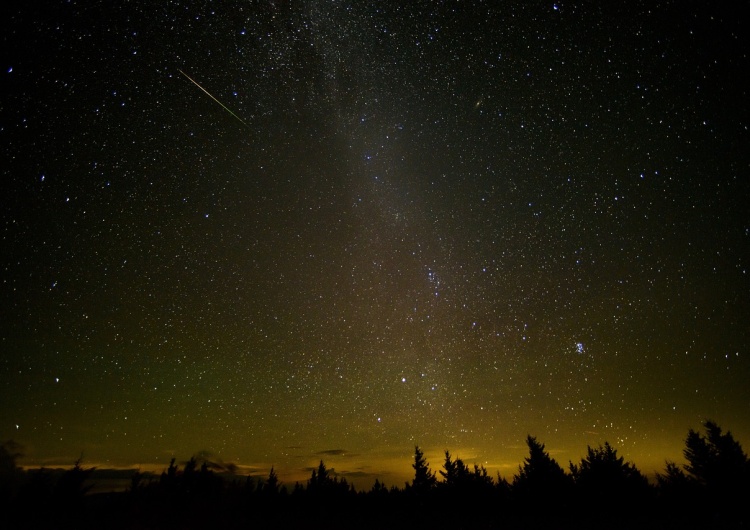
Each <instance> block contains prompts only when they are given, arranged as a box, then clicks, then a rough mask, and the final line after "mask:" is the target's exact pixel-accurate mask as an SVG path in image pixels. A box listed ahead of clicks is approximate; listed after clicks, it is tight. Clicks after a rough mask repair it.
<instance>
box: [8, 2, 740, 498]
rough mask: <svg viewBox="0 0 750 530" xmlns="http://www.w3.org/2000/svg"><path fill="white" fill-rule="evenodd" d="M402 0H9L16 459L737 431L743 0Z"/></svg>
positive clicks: (474, 450)
mask: <svg viewBox="0 0 750 530" xmlns="http://www.w3.org/2000/svg"><path fill="white" fill-rule="evenodd" d="M8 4H10V5H8ZM399 4H401V3H397V2H364V1H363V2H342V1H330V2H329V1H323V0H318V1H316V0H306V1H300V2H283V1H277V2H265V1H264V2H259V1H256V2H252V1H246V2H206V1H192V2H180V1H165V2H145V1H144V2H136V1H130V2H116V3H110V2H95V1H91V2H76V1H67V2H63V1H55V2H53V1H49V2H24V3H20V2H10V3H5V4H4V7H3V8H2V10H3V13H2V17H0V19H1V20H2V22H0V24H2V31H1V32H0V35H1V37H0V38H1V39H2V64H1V65H0V66H1V67H2V71H1V72H0V75H1V76H2V82H1V83H2V84H1V85H0V90H1V91H2V99H1V100H0V150H1V152H2V158H1V160H2V165H1V166H0V171H2V194H1V198H0V205H1V209H0V220H1V221H2V225H1V226H2V235H1V237H2V252H1V254H2V260H1V262H0V265H1V266H2V284H1V287H0V289H1V290H0V297H1V298H0V307H1V308H2V309H1V311H2V318H1V322H0V348H1V352H0V354H1V355H0V383H1V384H0V439H3V440H5V439H10V438H13V439H15V440H16V441H18V442H20V443H22V444H23V445H24V447H25V453H26V456H25V458H24V460H23V462H24V463H25V464H27V465H57V464H70V463H72V462H73V461H74V460H75V459H76V458H77V457H78V456H79V455H80V454H81V452H83V454H84V461H85V462H88V463H89V464H96V465H100V466H105V467H107V466H113V467H114V466H132V465H136V466H137V465H141V466H148V465H153V466H155V467H156V468H158V469H162V468H163V467H164V466H166V464H167V462H168V461H169V459H170V458H171V457H172V456H173V455H174V456H176V457H177V458H178V460H179V459H182V460H184V459H187V458H188V457H189V456H190V455H192V454H194V453H196V452H197V451H200V450H206V451H210V452H211V453H212V454H213V458H216V459H223V460H224V461H231V462H234V463H236V464H239V465H240V466H241V469H243V470H244V471H245V472H248V473H255V472H257V473H259V474H266V473H267V471H268V468H270V466H271V465H275V466H276V469H277V470H278V471H279V472H280V474H281V476H282V479H284V480H285V481H293V480H301V479H304V478H305V477H306V476H308V471H307V468H309V466H312V465H314V464H316V463H317V461H318V460H319V459H320V458H323V459H324V460H325V461H326V463H327V464H328V465H329V467H334V468H335V469H336V471H337V472H338V473H340V474H341V475H342V476H347V477H349V479H350V480H354V482H355V484H357V485H359V486H366V485H367V482H368V481H372V480H374V477H376V476H377V477H379V478H380V479H381V480H384V481H385V482H386V483H387V484H402V481H403V480H406V479H408V478H409V477H410V476H411V471H412V470H411V468H410V467H409V465H410V463H411V455H412V454H413V448H414V445H415V444H419V445H420V446H422V447H423V448H425V449H426V452H427V456H428V458H429V460H430V462H431V463H432V465H433V468H435V467H439V465H440V463H441V460H442V458H441V456H440V454H441V452H442V451H443V450H444V449H450V450H451V451H452V452H453V453H454V454H457V455H458V456H459V457H461V458H463V459H464V460H466V461H467V462H475V461H476V462H478V463H483V464H485V465H486V466H487V467H488V468H489V469H490V471H491V472H492V473H494V472H495V471H500V473H501V474H502V475H503V476H506V477H508V478H511V477H512V474H513V472H514V471H515V470H516V469H517V466H518V464H519V463H520V462H521V461H522V459H523V457H524V455H525V454H526V448H525V446H524V443H523V440H524V438H525V436H526V434H528V433H530V434H533V435H536V436H538V437H539V439H540V440H541V441H543V442H545V443H546V445H547V448H548V449H549V450H550V451H551V453H552V455H553V456H554V457H555V458H557V459H558V460H559V461H560V462H561V463H562V464H563V465H567V462H568V460H573V461H577V460H578V459H579V458H580V457H581V455H582V454H583V453H584V452H585V449H586V445H587V444H592V445H594V444H598V443H600V442H604V441H605V440H606V441H609V442H610V443H612V444H613V445H614V446H615V447H616V448H617V449H618V450H619V451H620V453H621V454H623V455H624V456H626V458H627V459H628V460H632V461H634V462H635V463H636V465H638V466H639V468H641V469H642V470H643V471H644V472H646V473H653V472H654V471H657V470H660V469H663V464H664V460H665V459H667V458H669V459H674V460H677V461H680V459H681V448H682V446H683V441H684V437H685V435H686V433H687V430H688V428H691V427H692V428H699V427H700V423H701V422H702V421H703V420H705V419H706V418H713V419H715V420H716V421H718V422H719V424H720V425H722V426H723V427H724V428H725V429H726V428H728V429H730V430H732V432H733V433H734V435H735V436H736V437H737V438H738V439H739V440H740V441H741V442H744V443H745V444H748V443H750V385H748V380H750V379H749V378H750V352H749V351H748V334H749V331H748V330H750V325H749V324H750V297H749V296H748V295H749V294H750V290H749V287H750V282H749V281H748V277H749V275H748V270H747V269H748V266H749V263H748V261H749V260H750V244H749V243H750V215H749V211H750V210H749V208H748V198H749V197H750V193H749V192H750V189H749V188H750V180H749V177H750V171H749V170H750V155H749V153H750V149H749V147H750V143H749V142H748V139H749V138H750V133H749V131H748V125H749V124H750V116H749V115H748V114H749V113H748V103H747V102H748V96H749V93H748V87H749V86H750V84H749V83H748V72H749V71H750V61H749V60H748V49H749V48H748V37H747V36H748V35H750V28H748V27H747V26H748V24H747V20H746V19H745V18H744V17H743V16H742V15H741V8H742V7H743V6H744V7H745V8H746V7H747V2H739V3H737V7H730V6H729V5H726V4H728V3H727V2H719V3H717V2H690V1H688V2H685V1H676V0H675V1H662V2H645V1H643V2H641V1H634V2H623V3H618V4H617V5H609V4H613V3H606V4H607V5H606V6H605V5H598V4H597V3H590V2H580V3H578V2H559V3H557V4H555V3H553V2H509V1H508V2H481V1H471V2H469V1H464V2H458V1H444V2H443V1H440V2H439V1H435V2H405V3H403V4H404V5H399ZM713 4H721V5H713ZM188 77H189V78H192V80H194V81H195V82H192V81H191V80H190V79H188ZM201 88H202V89H203V90H205V91H207V92H208V93H210V95H211V96H212V97H215V98H216V100H218V102H220V104H219V103H217V101H214V100H213V99H212V98H211V97H209V95H208V94H207V93H206V92H203V91H202V90H201ZM222 106H225V107H226V109H225V108H222ZM227 109H229V111H228V110H227Z"/></svg>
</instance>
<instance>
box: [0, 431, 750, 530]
mask: <svg viewBox="0 0 750 530" xmlns="http://www.w3.org/2000/svg"><path fill="white" fill-rule="evenodd" d="M704 428H705V432H704V433H700V432H696V431H693V430H692V429H691V430H690V431H689V432H688V436H687V438H686V440H685V449H684V456H685V460H686V462H687V463H686V464H684V465H677V464H675V463H673V462H667V464H666V467H665V470H664V472H663V473H661V474H659V475H658V476H657V482H656V483H655V484H651V483H649V482H648V480H646V478H645V476H644V475H643V474H642V473H641V472H640V471H639V470H638V469H637V467H636V466H635V465H634V464H632V463H630V462H626V461H625V460H624V458H623V457H621V456H618V454H617V450H616V449H615V448H613V447H612V446H611V445H610V444H609V443H604V445H600V446H598V447H588V449H587V452H586V455H585V456H584V457H583V458H582V459H581V461H580V462H578V463H575V464H574V463H572V462H571V463H569V466H568V469H567V471H566V470H565V469H563V467H562V466H561V465H560V464H559V463H558V462H556V461H555V459H554V458H552V457H551V456H550V455H549V453H548V452H547V451H546V449H545V446H544V444H543V443H541V442H540V441H538V440H537V439H536V438H535V437H533V436H528V437H527V439H526V443H527V445H528V449H529V454H528V456H527V457H526V458H525V459H524V461H523V463H522V464H521V465H520V466H519V469H518V472H517V474H515V475H514V476H513V477H512V480H510V481H508V480H506V479H505V478H503V477H501V476H500V475H499V474H498V475H497V476H495V477H493V476H491V475H489V474H488V472H487V470H486V469H485V468H484V467H483V466H481V465H477V464H472V465H467V464H466V463H464V462H463V461H462V460H461V459H460V458H454V457H453V456H452V455H451V454H450V453H449V452H448V451H446V452H445V458H444V460H443V462H442V467H441V468H439V469H438V470H437V471H433V469H432V468H431V467H430V464H429V462H427V460H426V458H425V455H424V453H423V452H422V450H421V449H420V448H419V447H416V448H415V451H414V462H413V464H412V467H413V469H414V477H413V479H412V480H411V481H410V482H408V483H406V484H405V485H404V487H397V486H391V487H386V486H385V485H384V484H383V483H381V482H380V481H376V482H375V484H374V486H373V487H372V488H371V489H370V490H369V491H357V490H356V489H355V488H354V486H353V485H352V484H350V483H349V482H348V481H347V480H346V479H345V478H342V477H338V476H336V474H335V473H334V472H333V471H332V470H329V469H328V468H327V467H326V465H325V463H324V462H323V461H321V462H320V465H319V466H318V467H317V469H315V470H313V471H312V473H311V476H310V479H309V480H308V481H307V482H306V483H305V484H301V483H296V484H294V485H292V486H287V485H284V484H281V483H280V481H279V478H278V476H277V474H276V472H275V470H274V469H273V468H272V469H271V471H270V473H269V475H268V477H267V478H266V479H265V480H262V481H257V480H254V479H252V478H245V479H240V478H236V477H235V478H233V479H226V478H223V477H222V476H221V475H220V474H218V473H216V472H215V471H214V469H212V466H211V465H210V464H209V463H208V462H207V461H203V462H202V463H200V462H199V461H198V460H197V459H196V458H191V459H190V460H189V461H188V462H187V463H186V464H185V465H184V466H183V467H182V468H181V469H180V467H179V466H177V465H176V463H175V460H172V462H171V463H170V465H169V467H168V468H167V469H166V470H165V471H164V472H163V473H162V474H161V476H160V477H158V479H154V478H150V477H148V476H144V475H142V474H141V473H135V474H134V475H133V476H132V479H131V483H130V487H129V488H128V490H127V491H126V492H121V493H107V494H96V495H87V492H88V486H87V483H88V479H89V478H90V476H91V474H92V473H93V471H94V470H93V468H88V469H86V468H84V467H83V466H82V465H81V462H80V460H79V461H78V462H76V464H75V466H74V467H73V468H72V469H70V470H67V471H65V472H64V473H63V474H62V475H60V476H59V477H57V478H56V479H55V480H53V476H52V474H50V473H48V472H45V471H44V470H35V471H26V472H24V471H22V470H20V469H19V468H18V467H17V466H16V464H15V462H16V459H17V458H18V456H20V455H19V453H18V448H17V447H16V446H14V445H13V444H12V443H6V444H4V445H3V446H2V447H0V502H2V505H1V506H0V507H1V508H2V519H0V527H2V528H122V529H136V528H137V529H141V528H154V529H156V528H256V527H267V526H272V527H273V528H457V529H458V528H497V529H503V528H507V529H516V528H571V529H572V528H654V529H655V528H675V529H682V528H702V529H704V528H745V527H746V525H747V524H748V523H750V518H749V517H748V512H749V511H750V461H749V460H748V456H747V455H746V454H745V452H744V451H743V449H742V446H741V445H740V443H739V442H738V441H736V440H735V439H734V438H733V436H732V435H731V433H729V432H727V433H724V432H722V429H721V428H720V427H719V426H718V425H717V424H716V423H714V422H711V421H708V422H706V423H705V424H704Z"/></svg>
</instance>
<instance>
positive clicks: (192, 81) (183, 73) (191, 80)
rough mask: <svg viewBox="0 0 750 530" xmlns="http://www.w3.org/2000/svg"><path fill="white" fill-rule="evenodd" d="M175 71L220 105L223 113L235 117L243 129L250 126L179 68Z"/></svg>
mask: <svg viewBox="0 0 750 530" xmlns="http://www.w3.org/2000/svg"><path fill="white" fill-rule="evenodd" d="M177 71H178V72H180V73H181V74H182V75H184V76H185V77H187V78H188V79H189V80H190V82H191V83H193V84H194V85H195V86H197V87H198V88H200V89H201V90H202V91H203V92H205V94H206V95H207V96H208V97H210V98H211V99H213V100H214V101H215V102H216V103H218V104H219V105H221V106H222V108H223V109H224V110H225V111H227V112H228V113H229V114H231V115H232V116H234V117H235V119H236V120H237V121H238V122H240V123H241V124H242V125H244V126H245V127H247V128H248V129H249V128H250V126H249V125H248V124H247V123H245V122H244V121H243V120H242V118H240V117H239V116H237V115H236V114H235V113H234V112H232V111H231V110H229V109H228V108H227V106H226V105H224V103H222V102H221V101H219V100H218V99H216V98H215V97H213V95H211V93H210V92H209V91H208V90H206V89H205V88H203V87H202V86H200V85H199V84H198V82H197V81H196V80H195V79H193V78H192V77H190V76H189V75H187V74H186V73H185V72H183V71H182V70H180V69H179V68H178V69H177Z"/></svg>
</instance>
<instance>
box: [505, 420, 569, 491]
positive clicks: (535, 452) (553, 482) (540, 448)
mask: <svg viewBox="0 0 750 530" xmlns="http://www.w3.org/2000/svg"><path fill="white" fill-rule="evenodd" d="M526 445H528V446H529V456H528V457H527V458H525V459H524V463H523V465H522V466H519V469H518V475H516V476H515V477H514V478H513V492H514V493H515V494H516V496H517V497H518V499H519V501H520V502H521V503H526V504H528V503H529V502H534V503H538V502H540V501H541V502H544V503H546V504H548V505H549V506H561V505H563V504H565V503H566V501H567V498H568V496H569V492H570V486H571V483H572V482H571V478H570V477H569V476H568V475H566V474H565V471H564V470H563V468H562V467H560V464H558V463H557V462H556V461H555V459H554V458H552V457H551V456H550V455H549V453H548V452H547V451H545V450H544V444H543V443H540V442H538V441H537V439H536V438H535V437H534V436H531V435H529V436H528V437H527V438H526Z"/></svg>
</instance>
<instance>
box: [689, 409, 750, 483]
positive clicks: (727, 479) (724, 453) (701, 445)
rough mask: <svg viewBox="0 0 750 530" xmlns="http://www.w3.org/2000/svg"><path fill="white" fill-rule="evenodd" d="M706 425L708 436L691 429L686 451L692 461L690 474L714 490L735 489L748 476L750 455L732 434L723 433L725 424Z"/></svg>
mask: <svg viewBox="0 0 750 530" xmlns="http://www.w3.org/2000/svg"><path fill="white" fill-rule="evenodd" d="M703 426H704V427H705V429H706V436H705V437H704V436H701V435H700V434H699V433H697V432H696V431H694V430H693V429H690V430H689V431H688V436H687V439H686V440H685V450H684V452H683V454H684V455H685V459H686V460H687V461H688V463H687V464H686V465H685V470H686V471H687V472H688V474H689V476H690V477H691V478H692V479H693V480H695V481H697V482H698V483H699V484H702V485H704V486H706V487H708V488H710V489H716V490H726V489H735V488H737V487H739V486H740V485H741V484H742V483H743V482H746V481H747V479H748V478H749V477H748V466H749V465H750V464H749V463H748V458H747V455H746V454H745V452H744V451H743V450H742V446H741V445H740V443H739V442H737V441H735V439H734V437H733V436H732V433H730V432H727V433H726V434H722V431H721V427H719V426H718V425H717V424H716V423H715V422H713V421H710V420H708V421H706V422H705V423H704V424H703Z"/></svg>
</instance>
